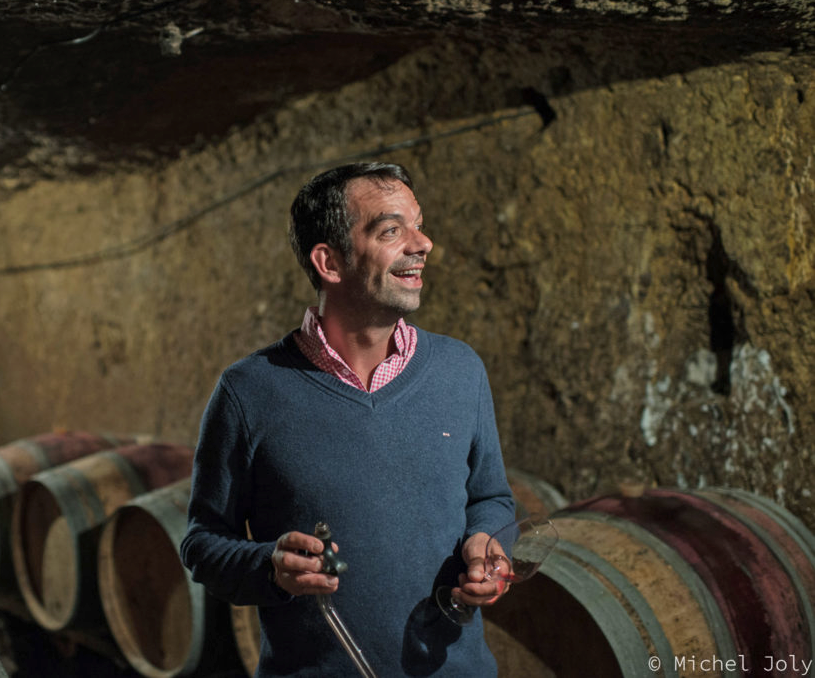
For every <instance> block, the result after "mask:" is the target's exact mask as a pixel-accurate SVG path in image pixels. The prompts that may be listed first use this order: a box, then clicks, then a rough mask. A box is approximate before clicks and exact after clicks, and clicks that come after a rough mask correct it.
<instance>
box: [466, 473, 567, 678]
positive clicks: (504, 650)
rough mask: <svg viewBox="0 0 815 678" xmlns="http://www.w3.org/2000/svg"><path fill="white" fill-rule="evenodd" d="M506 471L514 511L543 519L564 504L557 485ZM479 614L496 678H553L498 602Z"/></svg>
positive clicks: (517, 590)
mask: <svg viewBox="0 0 815 678" xmlns="http://www.w3.org/2000/svg"><path fill="white" fill-rule="evenodd" d="M506 472H507V480H508V481H509V486H510V489H511V490H512V496H513V499H514V500H515V509H516V511H515V512H516V514H518V515H521V514H526V513H528V514H530V515H535V516H538V517H541V518H544V517H547V516H549V515H551V514H552V513H554V512H555V511H557V510H558V509H561V508H563V507H565V506H566V505H567V504H568V502H567V500H566V498H565V497H564V496H563V495H562V494H561V493H560V491H558V490H557V488H555V487H554V486H553V485H551V484H550V483H548V482H546V481H544V480H541V479H540V478H538V477H537V476H535V475H533V474H531V473H528V472H526V471H522V470H521V469H517V468H513V467H509V468H507V470H506ZM519 586H525V585H519ZM524 592H525V589H523V588H515V589H514V590H513V591H512V595H513V596H514V595H524ZM482 616H483V618H484V638H485V640H486V641H487V645H488V646H489V648H490V651H491V652H492V654H493V656H494V657H495V661H496V663H497V664H498V676H499V678H515V677H516V676H534V677H535V678H554V674H553V673H552V671H551V669H550V668H549V667H548V666H547V665H546V663H545V661H544V660H543V658H542V657H540V656H539V655H538V654H537V653H535V652H534V650H531V649H529V648H528V647H526V646H525V644H524V643H523V639H522V638H519V637H518V636H517V628H516V626H517V621H518V620H514V619H512V618H511V617H508V616H507V615H506V614H505V613H504V610H503V609H502V606H501V605H498V606H491V607H484V608H482Z"/></svg>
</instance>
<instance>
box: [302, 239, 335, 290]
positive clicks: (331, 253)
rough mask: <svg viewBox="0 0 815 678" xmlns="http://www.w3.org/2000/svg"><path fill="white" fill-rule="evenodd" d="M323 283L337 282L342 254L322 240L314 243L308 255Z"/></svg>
mask: <svg viewBox="0 0 815 678" xmlns="http://www.w3.org/2000/svg"><path fill="white" fill-rule="evenodd" d="M309 258H310V259H311V263H312V265H313V266H314V268H315V269H316V270H317V274H318V275H319V276H320V278H321V279H322V281H323V282H324V283H338V282H340V279H341V277H342V276H341V271H342V269H341V266H342V255H341V254H340V253H339V252H338V251H337V250H335V249H334V248H333V247H330V246H329V245H326V244H325V243H324V242H321V243H318V244H316V245H315V246H314V247H312V249H311V255H310V256H309Z"/></svg>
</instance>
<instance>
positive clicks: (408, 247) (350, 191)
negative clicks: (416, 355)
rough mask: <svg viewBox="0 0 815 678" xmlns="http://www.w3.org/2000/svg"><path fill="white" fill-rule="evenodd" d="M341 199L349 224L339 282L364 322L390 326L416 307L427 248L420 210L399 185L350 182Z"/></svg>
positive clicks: (395, 183) (360, 180)
mask: <svg viewBox="0 0 815 678" xmlns="http://www.w3.org/2000/svg"><path fill="white" fill-rule="evenodd" d="M347 197H348V212H349V213H350V215H351V218H352V220H353V223H354V225H353V227H352V228H351V234H350V235H351V243H352V249H351V253H350V256H349V258H348V261H347V262H346V264H345V267H344V271H343V282H344V283H345V284H346V285H347V287H346V289H347V290H349V292H350V293H351V294H353V295H354V301H355V304H356V303H358V304H359V308H360V311H363V310H364V312H367V313H368V314H370V320H372V321H374V322H376V321H382V322H385V323H390V322H393V319H394V318H396V319H398V318H399V317H402V316H403V315H405V314H407V313H411V312H413V311H415V310H416V309H418V308H419V296H420V293H421V289H422V269H423V268H424V264H425V259H426V258H427V254H428V253H429V252H430V250H431V249H432V248H433V242H432V241H431V240H430V238H428V237H427V236H426V235H425V234H424V232H423V225H422V210H421V208H420V207H419V203H418V202H416V198H415V197H414V195H413V192H412V191H411V190H410V189H409V188H408V187H407V186H405V185H404V184H403V183H402V182H401V181H389V182H388V183H386V184H384V185H383V184H381V183H377V182H374V181H372V180H370V179H366V178H360V179H354V180H353V181H351V182H350V183H349V185H348V188H347Z"/></svg>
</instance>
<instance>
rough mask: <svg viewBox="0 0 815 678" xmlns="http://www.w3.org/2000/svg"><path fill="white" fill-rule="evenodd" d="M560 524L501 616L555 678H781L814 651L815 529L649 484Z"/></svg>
mask: <svg viewBox="0 0 815 678" xmlns="http://www.w3.org/2000/svg"><path fill="white" fill-rule="evenodd" d="M552 520H553V522H555V524H556V526H557V529H558V532H559V534H560V542H559V543H558V545H557V547H556V548H555V550H554V551H553V552H552V554H551V555H550V556H549V558H548V559H547V560H546V561H545V562H544V563H543V565H542V566H541V568H540V575H536V576H535V577H534V578H533V579H531V580H530V581H529V582H525V583H523V584H519V585H518V586H519V587H524V590H523V594H522V595H521V592H520V590H519V589H518V588H515V587H513V591H512V592H511V593H510V595H508V596H506V598H504V599H502V600H501V601H499V602H498V603H497V604H496V606H495V608H496V610H495V612H496V613H497V614H498V615H499V616H502V618H501V619H500V620H499V621H498V622H496V623H500V624H501V625H502V628H504V629H505V630H507V631H508V633H509V634H510V635H512V636H513V637H515V638H516V639H517V640H518V641H519V642H521V643H522V644H524V645H525V646H526V647H527V648H528V649H530V651H534V652H535V653H536V654H537V655H538V656H539V657H541V659H542V661H544V662H545V663H546V665H547V666H549V667H550V668H551V669H552V670H553V671H554V672H555V674H556V675H557V676H558V678H570V677H572V676H574V677H577V676H580V677H581V678H582V677H583V676H588V675H602V676H604V677H608V678H614V677H617V676H623V677H629V676H630V677H636V678H639V677H641V676H646V675H653V676H666V677H667V676H672V677H678V676H687V677H698V678H703V677H704V678H712V677H727V678H736V677H741V676H746V675H756V674H757V673H759V672H761V674H762V675H766V676H773V677H775V678H782V676H789V675H794V674H793V673H790V671H791V670H793V662H796V666H797V667H798V668H799V669H801V668H802V667H805V666H808V665H809V664H808V663H809V662H810V661H811V660H812V659H813V657H815V616H814V615H813V604H814V603H813V601H815V544H814V543H813V535H812V534H811V533H810V532H809V531H808V530H807V529H806V527H805V526H804V525H803V524H802V523H801V522H800V521H799V520H798V519H796V518H795V517H794V516H793V515H792V514H790V513H789V512H788V511H786V510H785V509H783V508H782V507H780V506H777V505H775V504H773V503H772V502H770V501H769V500H766V499H763V498H761V497H758V496H757V495H754V494H751V493H747V492H743V491H739V490H731V489H720V488H712V489H708V490H705V491H697V492H688V491H680V490H675V489H666V488H658V489H646V490H645V491H644V492H643V493H642V495H641V496H639V497H632V496H623V495H607V496H603V497H595V498H592V499H588V500H586V501H582V502H577V503H574V504H572V505H570V506H568V507H566V508H564V509H562V510H560V511H557V512H556V513H554V514H553V515H552ZM541 575H542V576H541ZM771 662H772V665H771Z"/></svg>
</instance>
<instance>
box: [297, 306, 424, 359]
mask: <svg viewBox="0 0 815 678" xmlns="http://www.w3.org/2000/svg"><path fill="white" fill-rule="evenodd" d="M300 332H301V338H302V339H305V341H306V342H307V343H308V344H310V345H311V346H319V347H320V348H321V349H322V350H324V351H326V352H327V353H329V354H330V355H332V356H336V357H339V356H338V355H337V354H336V352H335V351H334V349H333V348H331V345H330V344H329V343H328V340H327V339H326V338H325V332H324V331H323V325H322V323H321V322H320V313H319V309H318V308H317V307H316V306H309V307H308V308H307V309H306V312H305V315H304V316H303V322H302V323H301V325H300ZM393 343H394V345H395V347H396V350H395V351H394V352H392V353H391V354H390V355H391V356H392V355H399V356H401V357H402V358H405V357H408V355H409V354H410V353H411V351H410V348H411V346H410V343H411V333H410V330H409V328H408V325H407V323H406V322H405V319H404V318H399V321H398V322H397V323H396V328H395V329H394V332H393ZM389 357H390V356H389Z"/></svg>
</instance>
